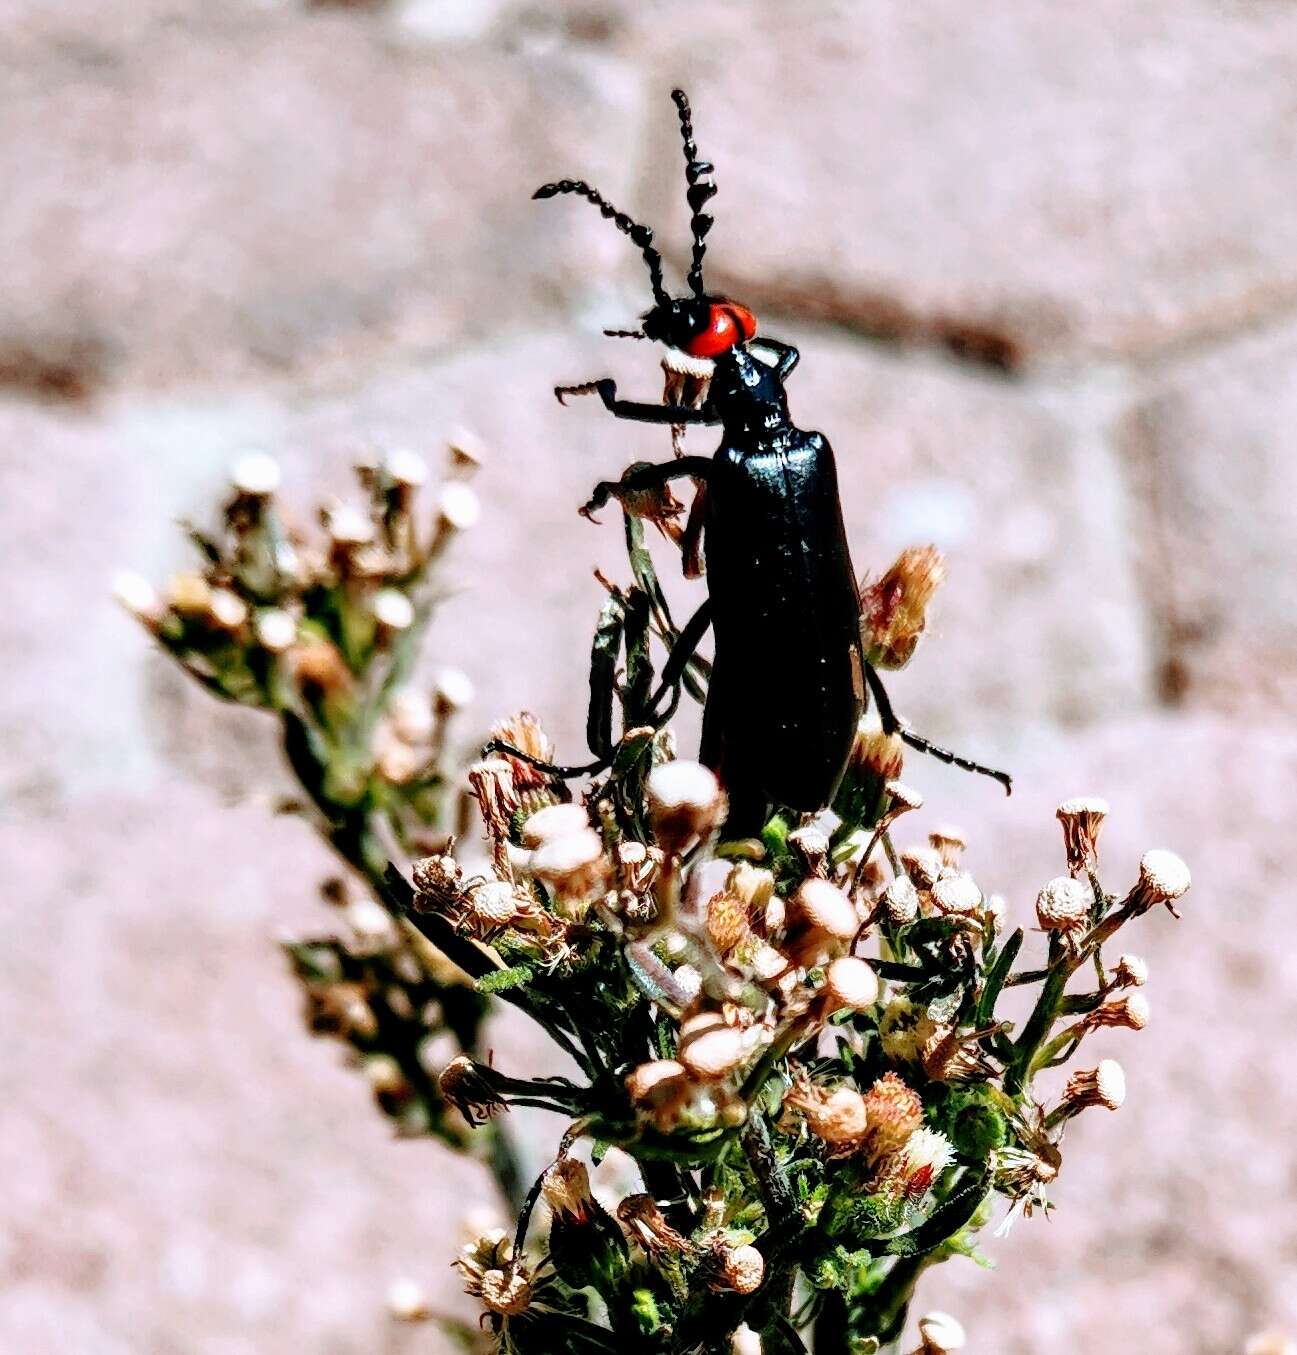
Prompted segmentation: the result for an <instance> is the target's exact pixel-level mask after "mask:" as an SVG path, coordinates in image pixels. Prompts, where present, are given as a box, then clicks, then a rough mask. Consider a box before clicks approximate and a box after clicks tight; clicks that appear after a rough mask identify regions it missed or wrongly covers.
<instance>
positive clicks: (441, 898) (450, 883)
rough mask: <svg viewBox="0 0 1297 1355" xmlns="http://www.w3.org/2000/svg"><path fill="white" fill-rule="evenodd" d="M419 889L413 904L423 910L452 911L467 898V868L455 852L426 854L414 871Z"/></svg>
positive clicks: (417, 863)
mask: <svg viewBox="0 0 1297 1355" xmlns="http://www.w3.org/2000/svg"><path fill="white" fill-rule="evenodd" d="M411 874H412V876H413V877H414V887H415V889H416V891H417V893H416V894H415V899H414V906H415V907H416V908H418V909H420V910H421V911H423V912H436V913H453V912H456V911H458V910H459V908H460V907H462V906H463V905H464V904H465V903H466V901H467V895H466V891H465V888H464V872H463V871H462V870H461V869H460V865H459V862H458V861H456V860H455V858H454V857H453V856H449V855H445V854H438V855H434V856H425V857H423V858H422V859H420V860H418V861H416V862H415V863H414V868H413V870H412V871H411Z"/></svg>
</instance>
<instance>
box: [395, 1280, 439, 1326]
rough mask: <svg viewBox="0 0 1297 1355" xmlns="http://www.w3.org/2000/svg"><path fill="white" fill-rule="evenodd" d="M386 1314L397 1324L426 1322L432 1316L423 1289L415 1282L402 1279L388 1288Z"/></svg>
mask: <svg viewBox="0 0 1297 1355" xmlns="http://www.w3.org/2000/svg"><path fill="white" fill-rule="evenodd" d="M387 1312H388V1316H389V1317H391V1318H393V1319H394V1320H395V1321H397V1322H426V1321H427V1320H428V1319H429V1318H430V1317H431V1316H432V1310H431V1309H430V1308H429V1307H428V1299H427V1295H426V1294H424V1292H423V1289H422V1288H421V1287H420V1285H419V1284H418V1283H417V1282H416V1281H414V1280H411V1279H406V1278H404V1277H402V1278H401V1279H397V1280H393V1281H392V1283H391V1284H390V1285H389V1286H388V1289H387Z"/></svg>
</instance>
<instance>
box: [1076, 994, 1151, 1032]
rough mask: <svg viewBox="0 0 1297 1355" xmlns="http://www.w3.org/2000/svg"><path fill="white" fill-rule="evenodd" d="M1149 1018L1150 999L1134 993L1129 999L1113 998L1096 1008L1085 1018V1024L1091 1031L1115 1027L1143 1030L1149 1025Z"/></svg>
mask: <svg viewBox="0 0 1297 1355" xmlns="http://www.w3.org/2000/svg"><path fill="white" fill-rule="evenodd" d="M1148 1018H1149V1007H1148V999H1147V998H1146V997H1145V996H1144V995H1143V994H1142V993H1132V994H1130V996H1129V997H1119V998H1113V999H1112V1000H1111V1001H1109V1002H1105V1003H1103V1004H1102V1005H1101V1006H1099V1007H1096V1008H1095V1009H1094V1011H1092V1012H1091V1013H1090V1014H1089V1015H1088V1016H1087V1017H1086V1018H1085V1024H1086V1025H1087V1026H1089V1027H1090V1028H1091V1029H1097V1028H1098V1027H1100V1026H1115V1027H1118V1028H1121V1029H1125V1030H1143V1029H1144V1027H1145V1026H1146V1025H1148Z"/></svg>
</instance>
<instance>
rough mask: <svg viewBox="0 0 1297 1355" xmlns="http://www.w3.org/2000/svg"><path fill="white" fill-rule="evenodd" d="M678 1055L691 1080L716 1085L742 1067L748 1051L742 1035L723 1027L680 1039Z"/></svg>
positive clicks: (705, 1030) (715, 1027) (716, 1027)
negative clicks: (715, 1083)
mask: <svg viewBox="0 0 1297 1355" xmlns="http://www.w3.org/2000/svg"><path fill="white" fill-rule="evenodd" d="M677 972H678V971H677ZM678 1052H679V1056H680V1062H681V1063H683V1064H684V1066H685V1068H686V1069H687V1070H688V1071H689V1072H690V1073H692V1074H693V1076H694V1077H696V1078H699V1079H701V1080H702V1081H704V1082H716V1081H719V1080H720V1079H721V1078H724V1077H728V1076H729V1075H730V1074H731V1073H732V1072H734V1070H735V1069H736V1068H739V1067H741V1066H742V1065H743V1064H744V1063H745V1062H746V1061H747V1058H748V1053H749V1049H748V1044H747V1041H746V1040H745V1039H744V1038H743V1035H742V1032H740V1031H737V1030H733V1029H731V1028H730V1027H729V1026H726V1025H723V1024H722V1025H719V1026H714V1027H711V1028H708V1029H704V1030H702V1031H699V1032H697V1033H694V1034H691V1035H689V1036H688V1037H685V1038H682V1039H681V1041H680V1048H679V1051H678Z"/></svg>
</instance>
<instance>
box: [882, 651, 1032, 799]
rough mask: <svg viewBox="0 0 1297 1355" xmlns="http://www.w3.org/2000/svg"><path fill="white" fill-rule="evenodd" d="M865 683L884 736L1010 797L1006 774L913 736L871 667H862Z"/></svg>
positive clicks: (1011, 785)
mask: <svg viewBox="0 0 1297 1355" xmlns="http://www.w3.org/2000/svg"><path fill="white" fill-rule="evenodd" d="M865 681H866V682H868V683H869V690H870V691H871V692H872V693H873V696H874V701H875V702H876V703H877V706H878V718H879V720H880V721H881V722H882V726H883V733H884V734H899V735H900V736H901V739H902V741H903V742H904V743H906V744H908V745H909V746H910V747H911V748H913V749H914V750H915V751H916V752H918V753H927V754H929V755H930V756H931V757H935V758H936V759H937V761H938V762H945V763H949V764H950V766H952V767H959V768H960V769H961V770H963V771H966V772H976V773H977V774H978V775H979V776H989V777H990V778H991V779H992V780H994V781H998V782H999V783H1000V785H1002V786H1003V787H1004V793H1005V794H1006V795H1012V794H1013V778H1012V777H1011V776H1010V775H1009V773H1008V772H1001V771H997V770H996V768H994V767H987V766H986V765H985V764H983V763H981V762H974V761H972V759H971V758H966V757H961V756H960V755H959V754H958V753H952V752H951V751H950V749H949V748H943V747H942V746H941V745H940V744H937V743H933V742H932V740H931V739H925V738H924V737H923V735H922V734H916V733H915V732H914V731H913V730H912V729H910V728H909V727H908V726H907V725H905V724H904V723H903V722H902V721H901V720H900V719H899V718H898V716H897V714H896V712H895V711H894V710H893V709H892V702H891V698H890V697H889V696H888V695H887V689H886V688H885V687H884V686H883V680H882V678H880V677H879V676H878V671H877V669H875V667H874V665H873V664H872V663H867V664H865Z"/></svg>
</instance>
